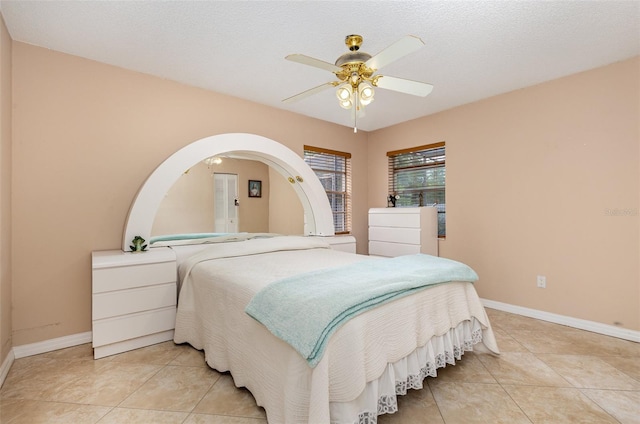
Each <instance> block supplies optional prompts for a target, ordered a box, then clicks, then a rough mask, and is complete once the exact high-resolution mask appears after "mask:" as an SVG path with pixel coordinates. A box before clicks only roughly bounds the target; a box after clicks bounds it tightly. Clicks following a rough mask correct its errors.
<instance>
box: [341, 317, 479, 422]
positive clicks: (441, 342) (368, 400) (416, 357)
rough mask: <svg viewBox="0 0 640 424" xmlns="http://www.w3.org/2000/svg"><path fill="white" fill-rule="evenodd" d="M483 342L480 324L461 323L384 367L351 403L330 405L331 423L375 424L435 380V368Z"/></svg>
mask: <svg viewBox="0 0 640 424" xmlns="http://www.w3.org/2000/svg"><path fill="white" fill-rule="evenodd" d="M481 341H482V325H481V324H480V322H479V321H478V320H476V319H475V318H472V319H471V320H468V321H463V322H461V323H460V324H458V326H457V327H455V328H452V329H451V330H449V331H448V332H447V333H445V334H443V335H441V336H434V337H432V338H431V340H430V341H429V342H428V343H427V344H426V345H424V346H421V347H418V348H417V349H416V350H414V351H413V352H411V353H410V354H409V355H407V356H406V357H404V358H402V359H400V360H399V361H397V362H394V363H391V364H388V365H387V368H386V369H385V371H384V372H383V374H382V375H381V376H380V378H378V379H377V380H373V381H370V382H369V383H367V385H366V386H365V389H364V391H363V392H362V393H361V394H360V396H358V398H356V399H355V400H353V401H351V402H331V403H330V405H329V407H330V411H331V424H375V423H376V422H377V417H378V415H382V414H392V413H394V412H396V411H397V410H398V398H397V397H398V396H399V395H405V394H407V390H409V389H422V388H423V381H424V379H425V378H426V377H427V376H430V377H436V376H437V371H436V370H437V369H438V368H443V367H445V366H446V365H447V364H449V365H455V361H456V360H460V359H461V358H462V355H464V352H466V351H471V350H473V346H474V345H475V344H477V343H480V342H481Z"/></svg>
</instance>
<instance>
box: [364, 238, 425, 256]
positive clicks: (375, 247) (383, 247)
mask: <svg viewBox="0 0 640 424" xmlns="http://www.w3.org/2000/svg"><path fill="white" fill-rule="evenodd" d="M416 253H420V246H419V245H415V244H402V243H387V242H383V241H370V242H369V254H370V255H373V256H388V257H395V256H401V255H414V254H416Z"/></svg>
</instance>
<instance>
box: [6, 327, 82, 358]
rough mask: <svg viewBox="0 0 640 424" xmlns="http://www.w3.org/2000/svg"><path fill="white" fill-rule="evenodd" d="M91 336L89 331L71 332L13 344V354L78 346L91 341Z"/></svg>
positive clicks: (32, 353)
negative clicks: (21, 343)
mask: <svg viewBox="0 0 640 424" xmlns="http://www.w3.org/2000/svg"><path fill="white" fill-rule="evenodd" d="M92 338H93V336H92V333H91V331H87V332H86V333H79V334H72V335H70V336H64V337H58V338H56V339H49V340H44V341H42V342H37V343H30V344H26V345H22V346H14V347H13V354H14V355H15V358H16V359H19V358H24V357H27V356H33V355H39V354H41V353H47V352H52V351H54V350H58V349H64V348H67V347H72V346H78V345H81V344H85V343H91V340H92Z"/></svg>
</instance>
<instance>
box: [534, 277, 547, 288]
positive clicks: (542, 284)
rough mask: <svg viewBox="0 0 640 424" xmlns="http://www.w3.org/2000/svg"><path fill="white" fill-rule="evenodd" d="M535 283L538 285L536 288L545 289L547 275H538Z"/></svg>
mask: <svg viewBox="0 0 640 424" xmlns="http://www.w3.org/2000/svg"><path fill="white" fill-rule="evenodd" d="M536 283H537V285H538V288H541V289H546V288H547V277H545V276H544V275H538V278H537V280H536Z"/></svg>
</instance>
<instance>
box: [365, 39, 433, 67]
mask: <svg viewBox="0 0 640 424" xmlns="http://www.w3.org/2000/svg"><path fill="white" fill-rule="evenodd" d="M422 46H424V42H423V41H422V40H421V39H420V38H418V37H416V36H413V35H407V36H405V37H402V38H401V39H399V40H398V41H396V42H395V43H393V44H392V45H390V46H389V47H387V48H386V49H384V50H382V51H381V52H380V53H378V54H377V55H375V56H373V57H372V58H371V59H369V60H367V61H366V62H365V65H367V67H369V68H371V69H373V70H374V71H377V70H379V69H381V68H382V67H384V66H386V65H388V64H390V63H391V62H394V61H396V60H398V59H400V58H401V57H403V56H406V55H408V54H409V53H413V52H414V51H416V50H418V49H419V48H420V47H422Z"/></svg>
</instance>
